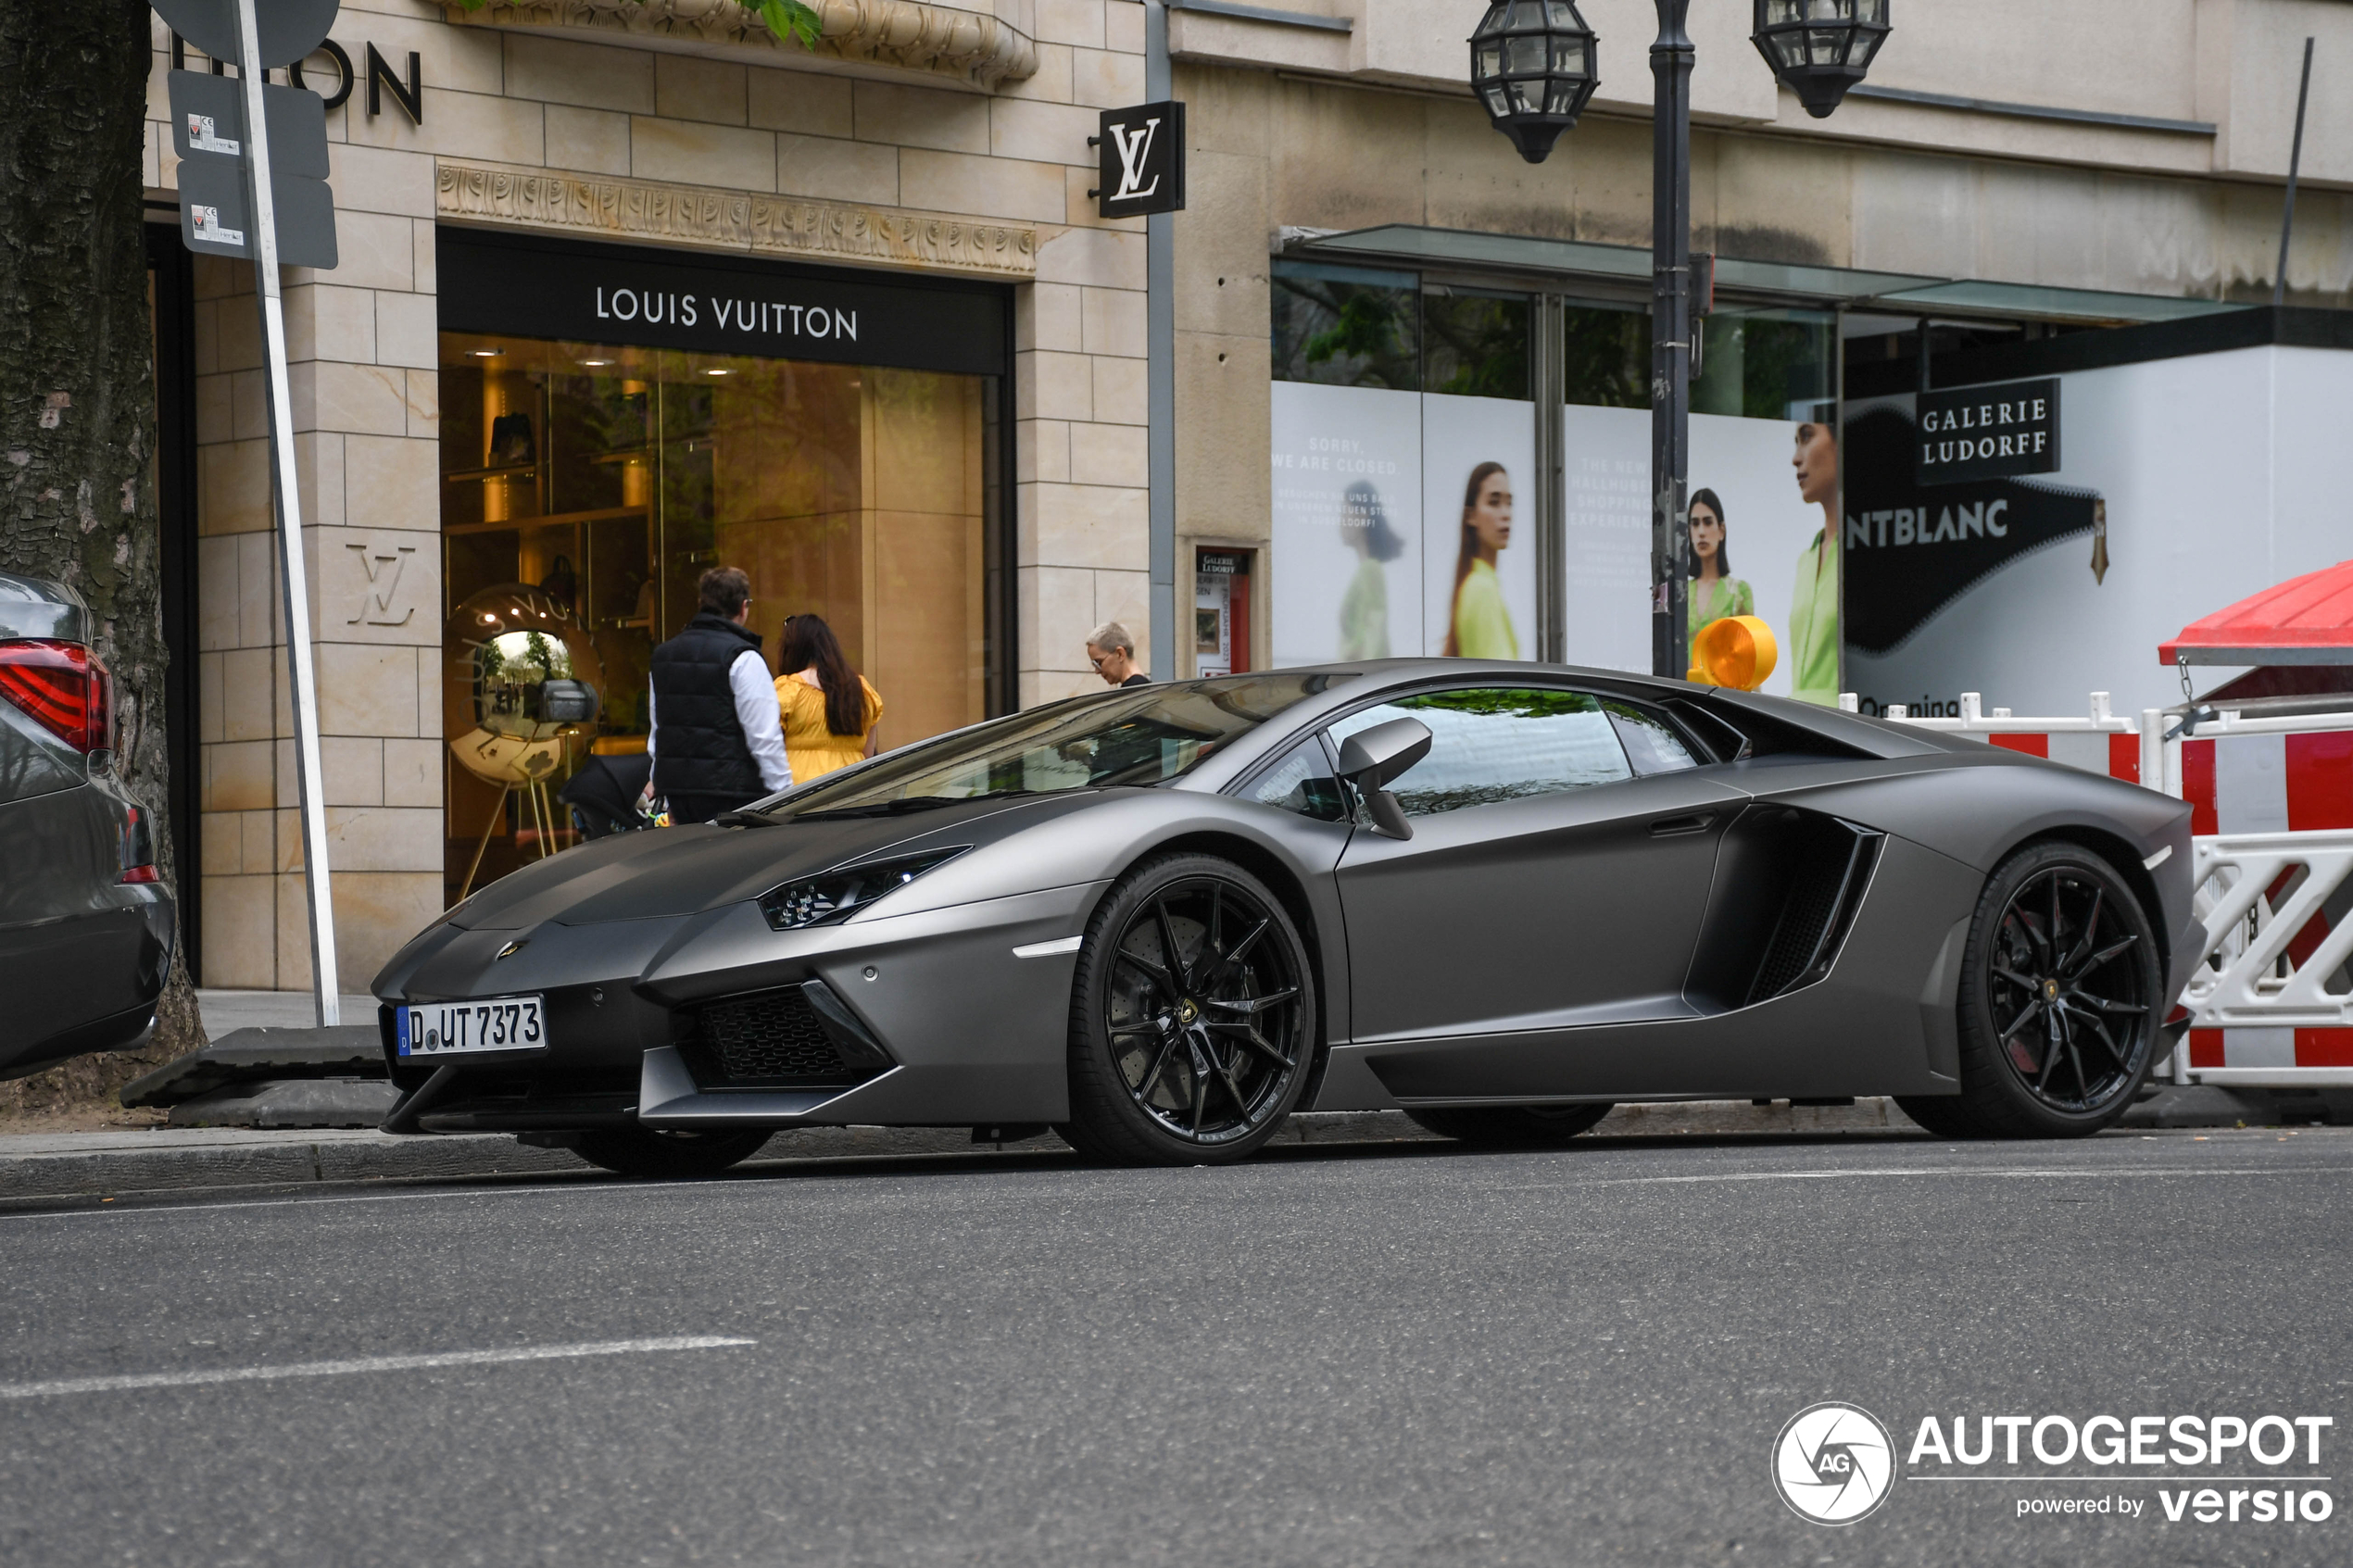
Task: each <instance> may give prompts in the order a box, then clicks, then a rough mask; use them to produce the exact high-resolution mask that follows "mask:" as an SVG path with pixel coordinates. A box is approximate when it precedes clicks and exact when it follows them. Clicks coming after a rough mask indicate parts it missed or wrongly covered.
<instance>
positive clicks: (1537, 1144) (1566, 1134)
mask: <svg viewBox="0 0 2353 1568" xmlns="http://www.w3.org/2000/svg"><path fill="white" fill-rule="evenodd" d="M1609 1113H1610V1107H1609V1105H1608V1104H1607V1103H1606V1102H1604V1103H1603V1104H1599V1105H1502V1106H1484V1105H1482V1106H1457V1107H1452V1108H1448V1107H1431V1108H1428V1109H1426V1110H1411V1109H1409V1110H1407V1111H1406V1112H1405V1114H1406V1115H1408V1116H1410V1117H1412V1118H1413V1119H1414V1120H1415V1121H1416V1122H1417V1123H1421V1125H1423V1126H1425V1127H1427V1128H1428V1129H1429V1130H1430V1131H1431V1132H1433V1133H1436V1134H1437V1135H1439V1136H1440V1137H1441V1138H1453V1139H1454V1140H1456V1141H1457V1142H1460V1143H1466V1144H1468V1145H1470V1146H1471V1147H1472V1148H1558V1147H1559V1146H1561V1145H1562V1144H1565V1143H1567V1142H1568V1140H1569V1139H1571V1138H1573V1137H1575V1136H1577V1135H1579V1133H1585V1132H1590V1131H1592V1128H1593V1127H1594V1126H1595V1125H1596V1124H1598V1123H1600V1121H1601V1119H1602V1118H1603V1117H1604V1116H1607V1115H1608V1114H1609Z"/></svg>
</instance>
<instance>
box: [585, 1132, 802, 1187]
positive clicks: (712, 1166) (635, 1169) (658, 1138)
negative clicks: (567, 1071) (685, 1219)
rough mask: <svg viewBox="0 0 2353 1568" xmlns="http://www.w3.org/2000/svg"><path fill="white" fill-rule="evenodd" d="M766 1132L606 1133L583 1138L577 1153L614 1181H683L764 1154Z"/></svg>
mask: <svg viewBox="0 0 2353 1568" xmlns="http://www.w3.org/2000/svg"><path fill="white" fill-rule="evenodd" d="M769 1137H770V1133H769V1130H768V1129H767V1128H765V1127H754V1128H750V1129H749V1130H737V1129H734V1128H730V1129H728V1130H726V1131H724V1132H710V1133H672V1132H657V1131H655V1130H654V1129H653V1128H651V1127H603V1128H599V1129H598V1130H597V1131H595V1132H592V1133H583V1134H582V1135H581V1136H580V1143H579V1145H578V1146H577V1148H576V1149H575V1151H574V1152H576V1153H577V1154H578V1155H579V1156H580V1158H581V1159H583V1160H586V1161H588V1163H590V1164H591V1165H599V1166H602V1167H603V1168H604V1169H606V1170H608V1171H610V1172H611V1173H613V1174H614V1175H616V1176H637V1177H642V1178H647V1179H653V1180H664V1179H666V1180H679V1179H682V1178H692V1177H696V1176H715V1175H717V1174H718V1173H720V1172H722V1171H724V1170H726V1169H727V1168H728V1167H729V1166H731V1165H738V1164H741V1163H742V1162H743V1161H745V1160H749V1159H750V1158H751V1157H752V1156H753V1155H755V1154H757V1153H759V1152H760V1148H761V1145H762V1144H765V1143H766V1142H767V1141H768V1139H769Z"/></svg>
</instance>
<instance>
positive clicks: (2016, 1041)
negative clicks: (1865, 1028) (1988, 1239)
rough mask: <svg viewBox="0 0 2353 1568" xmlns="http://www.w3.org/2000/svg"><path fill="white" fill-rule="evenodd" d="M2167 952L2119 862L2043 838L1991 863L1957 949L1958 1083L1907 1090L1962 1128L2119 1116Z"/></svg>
mask: <svg viewBox="0 0 2353 1568" xmlns="http://www.w3.org/2000/svg"><path fill="white" fill-rule="evenodd" d="M2162 975H2163V966H2162V965H2161V964H2159V962H2158V950H2157V936H2156V934H2155V933H2154V932H2153V931H2152V930H2151V928H2150V926H2149V922H2148V913H2147V911H2146V910H2145V909H2142V908H2141V901H2140V899H2139V898H2137V897H2134V896H2133V889H2132V887H2131V886H2130V885H2129V884H2127V883H2126V882H2125V881H2124V879H2123V878H2122V877H2121V876H2119V875H2118V874H2117V872H2116V868H2115V867H2113V866H2111V865H2109V864H2108V862H2107V861H2106V860H2104V859H2100V857H2099V856H2097V855H2095V854H2093V853H2092V852H2091V851H2090V850H2088V849H2083V848H2080V847H2077V846H2075V845H2072V844H2056V843H2046V844H2033V845H2029V846H2028V847H2025V848H2023V849H2021V850H2020V851H2019V852H2018V853H2017V854H2015V855H2012V856H2011V857H2010V858H2009V859H2007V860H2005V861H2003V862H2002V863H2001V865H1999V866H1998V867H1996V868H1994V874H1993V875H1992V876H1991V877H1988V878H1987V879H1986V883H1985V891H1984V893H1983V894H1982V895H1981V896H1980V897H1979V898H1978V901H1977V914H1976V916H1975V918H1974V920H1973V921H1972V922H1971V923H1970V926H1969V946H1968V947H1966V948H1965V949H1964V950H1963V954H1962V960H1961V991H1960V999H1959V1004H1958V1012H1959V1019H1958V1022H1959V1024H1960V1047H1961V1049H1960V1057H1961V1060H1960V1067H1961V1092H1960V1093H1959V1094H1957V1095H1945V1096H1935V1097H1926V1098H1920V1097H1911V1096H1901V1097H1898V1098H1897V1099H1896V1102H1895V1103H1896V1104H1897V1105H1899V1106H1901V1107H1902V1108H1903V1110H1904V1114H1906V1116H1909V1117H1910V1118H1911V1119H1912V1120H1913V1121H1915V1122H1918V1123H1919V1124H1920V1125H1921V1126H1923V1127H1925V1128H1927V1129H1928V1130H1929V1131H1930V1132H1931V1133H1934V1134H1937V1135H1940V1136H1943V1137H1953V1138H1969V1137H1978V1138H1988V1137H1993V1138H2080V1137H2088V1136H2090V1135H2092V1134H2094V1133H2097V1132H2100V1131H2102V1130H2104V1129H2106V1128H2108V1127H2111V1126H2113V1125H2115V1124H2116V1122H2117V1120H2118V1118H2120V1117H2121V1116H2122V1115H2123V1114H2124V1112H2125V1111H2126V1110H2129V1109H2131V1107H2132V1105H2133V1098H2134V1097H2135V1096H2136V1095H2137V1094H2138V1093H2139V1091H2140V1087H2141V1084H2142V1081H2143V1080H2144V1079H2145V1078H2146V1077H2147V1076H2148V1073H2149V1067H2150V1065H2151V1063H2152V1062H2154V1061H2155V1060H2156V1045H2157V1039H2158V1022H2159V1013H2160V1011H2161V1010H2162V1003H2163V1000H2164V998H2163V997H2162V996H2161V994H2160V993H2161V989H2162V985H2163V980H2162Z"/></svg>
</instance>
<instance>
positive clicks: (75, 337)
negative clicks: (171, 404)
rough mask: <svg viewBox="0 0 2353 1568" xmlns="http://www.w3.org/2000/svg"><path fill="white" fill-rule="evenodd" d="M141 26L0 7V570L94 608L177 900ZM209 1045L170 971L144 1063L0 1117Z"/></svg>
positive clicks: (56, 10)
mask: <svg viewBox="0 0 2353 1568" xmlns="http://www.w3.org/2000/svg"><path fill="white" fill-rule="evenodd" d="M148 25H149V24H148V10H147V6H146V5H145V0H69V4H65V5H49V6H44V5H34V4H31V3H29V0H6V3H5V4H0V562H5V563H6V567H7V569H8V570H10V571H18V572H22V573H25V574H28V575H31V576H36V577H49V578H55V579H57V580H59V581H62V582H65V583H70V584H71V585H72V586H73V587H74V588H75V589H76V590H77V591H78V592H79V593H80V594H81V595H82V597H83V598H84V599H85V600H87V601H88V602H89V605H90V608H91V612H92V621H93V622H94V629H93V641H94V645H95V651H96V652H97V654H98V657H99V658H100V659H104V660H105V661H106V664H107V669H109V670H110V671H113V673H114V680H115V702H116V709H115V711H116V723H117V726H118V729H117V741H116V745H117V751H116V767H117V769H118V770H119V771H120V773H121V775H122V777H123V780H124V782H125V783H127V784H129V785H130V787H131V789H132V792H133V793H134V794H135V795H137V797H139V800H140V803H141V804H142V805H143V806H144V807H145V809H147V811H148V812H149V814H150V816H151V818H152V820H153V821H154V823H155V840H156V853H157V862H158V865H159V867H160V869H161V871H162V872H163V875H164V877H165V880H166V882H167V884H169V885H170V886H172V887H173V888H175V889H176V888H177V887H178V885H179V883H178V881H177V872H178V871H179V868H178V867H175V866H174V865H173V864H172V863H171V834H170V823H169V822H168V820H167V818H166V812H167V810H168V809H169V807H170V790H169V788H168V787H167V785H168V784H169V778H168V770H169V768H170V757H169V754H168V752H167V751H166V749H165V746H164V670H165V665H166V662H167V659H168V655H167V653H166V651H165V648H164V644H163V618H162V589H163V583H162V540H161V533H160V528H159V525H158V521H157V508H156V472H155V447H156V427H157V418H156V378H155V339H154V327H153V323H152V320H151V311H150V309H149V306H148V300H147V270H146V252H145V231H144V229H143V227H142V225H143V223H144V221H145V214H144V210H143V208H144V192H143V190H142V188H141V173H140V152H141V144H142V142H143V141H144V139H145V134H146V104H147V75H148V69H149V58H150V56H149V52H148V51H149V32H148ZM203 1043H204V1036H203V1030H202V1027H201V1023H200V1022H199V1020H198V1019H197V1016H196V1008H195V991H194V990H193V988H192V987H191V985H190V983H189V979H188V975H187V973H186V970H185V966H184V964H182V962H181V961H180V960H179V959H178V958H177V956H175V958H174V960H173V964H172V973H171V979H170V984H169V985H168V986H167V988H166V991H165V994H164V1002H163V1007H162V1009H161V1011H160V1014H159V1016H158V1018H157V1027H156V1033H155V1035H154V1037H153V1038H152V1039H151V1041H150V1042H149V1044H148V1045H147V1046H146V1047H145V1048H143V1049H141V1050H139V1051H136V1052H119V1053H111V1054H109V1055H107V1056H103V1057H92V1058H85V1059H83V1060H81V1061H78V1062H73V1063H69V1064H67V1065H65V1066H63V1067H59V1068H56V1069H52V1070H51V1071H50V1072H48V1073H42V1074H40V1075H38V1076H37V1077H34V1078H30V1079H25V1080H22V1081H20V1082H19V1083H18V1084H14V1085H6V1086H5V1090H6V1092H5V1094H4V1095H0V1110H6V1109H24V1110H31V1109H42V1108H47V1107H51V1106H57V1105H59V1104H61V1103H67V1102H73V1101H82V1102H84V1103H87V1102H90V1101H93V1100H94V1099H96V1098H98V1097H100V1096H106V1097H107V1098H111V1094H110V1092H111V1090H113V1089H114V1088H115V1087H117V1086H119V1085H120V1084H121V1083H123V1082H124V1081H126V1080H127V1079H129V1078H131V1077H132V1076H135V1075H136V1074H137V1073H141V1072H144V1071H145V1069H146V1067H147V1066H149V1065H151V1064H153V1063H156V1062H159V1061H163V1060H169V1059H170V1057H171V1056H174V1055H177V1054H179V1053H181V1052H182V1051H185V1050H192V1049H195V1047H198V1046H201V1045H202V1044H203Z"/></svg>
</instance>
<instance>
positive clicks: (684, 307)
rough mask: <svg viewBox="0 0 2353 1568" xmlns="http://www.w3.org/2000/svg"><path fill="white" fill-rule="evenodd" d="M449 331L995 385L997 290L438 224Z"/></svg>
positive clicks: (1007, 318) (1003, 361) (1005, 350)
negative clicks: (928, 374)
mask: <svg viewBox="0 0 2353 1568" xmlns="http://www.w3.org/2000/svg"><path fill="white" fill-rule="evenodd" d="M435 238H436V241H437V244H438V249H439V254H438V258H437V260H438V270H439V282H440V318H441V329H442V330H443V331H444V332H501V333H512V334H514V335H516V336H520V337H537V338H554V339H557V340H560V341H563V342H571V343H614V344H637V345H644V346H646V347H649V348H676V349H684V350H686V351H688V352H692V353H700V354H751V355H761V356H764V357H767V358H778V359H820V360H830V361H834V362H837V363H850V364H861V365H898V366H904V367H906V368H909V369H912V370H950V371H955V372H959V373H962V374H965V375H985V376H1000V375H1003V374H1005V373H1006V372H1007V371H1008V370H1010V369H1011V366H1012V353H1011V345H1010V341H1009V340H1010V337H1011V323H1012V317H1011V311H1010V309H1009V307H1008V300H1009V298H1010V295H1009V293H1008V291H1007V290H1006V289H1005V288H1004V287H1003V286H1002V285H1000V284H990V283H975V282H963V280H952V279H930V278H903V279H902V278H899V277H891V278H887V279H885V278H881V277H877V276H876V275H875V274H873V273H868V272H860V271H857V270H852V269H849V268H839V267H826V268H818V267H804V266H801V265H799V264H796V263H791V262H778V261H770V260H767V259H765V258H761V257H734V256H711V255H700V254H694V255H680V254H676V253H673V252H668V251H659V250H648V249H644V248H641V247H636V246H627V245H601V244H593V243H584V242H581V241H577V240H548V239H541V238H538V237H536V236H530V237H525V236H519V235H510V234H500V233H491V232H484V231H481V230H474V229H451V228H443V229H440V230H437V231H436V232H435Z"/></svg>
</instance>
